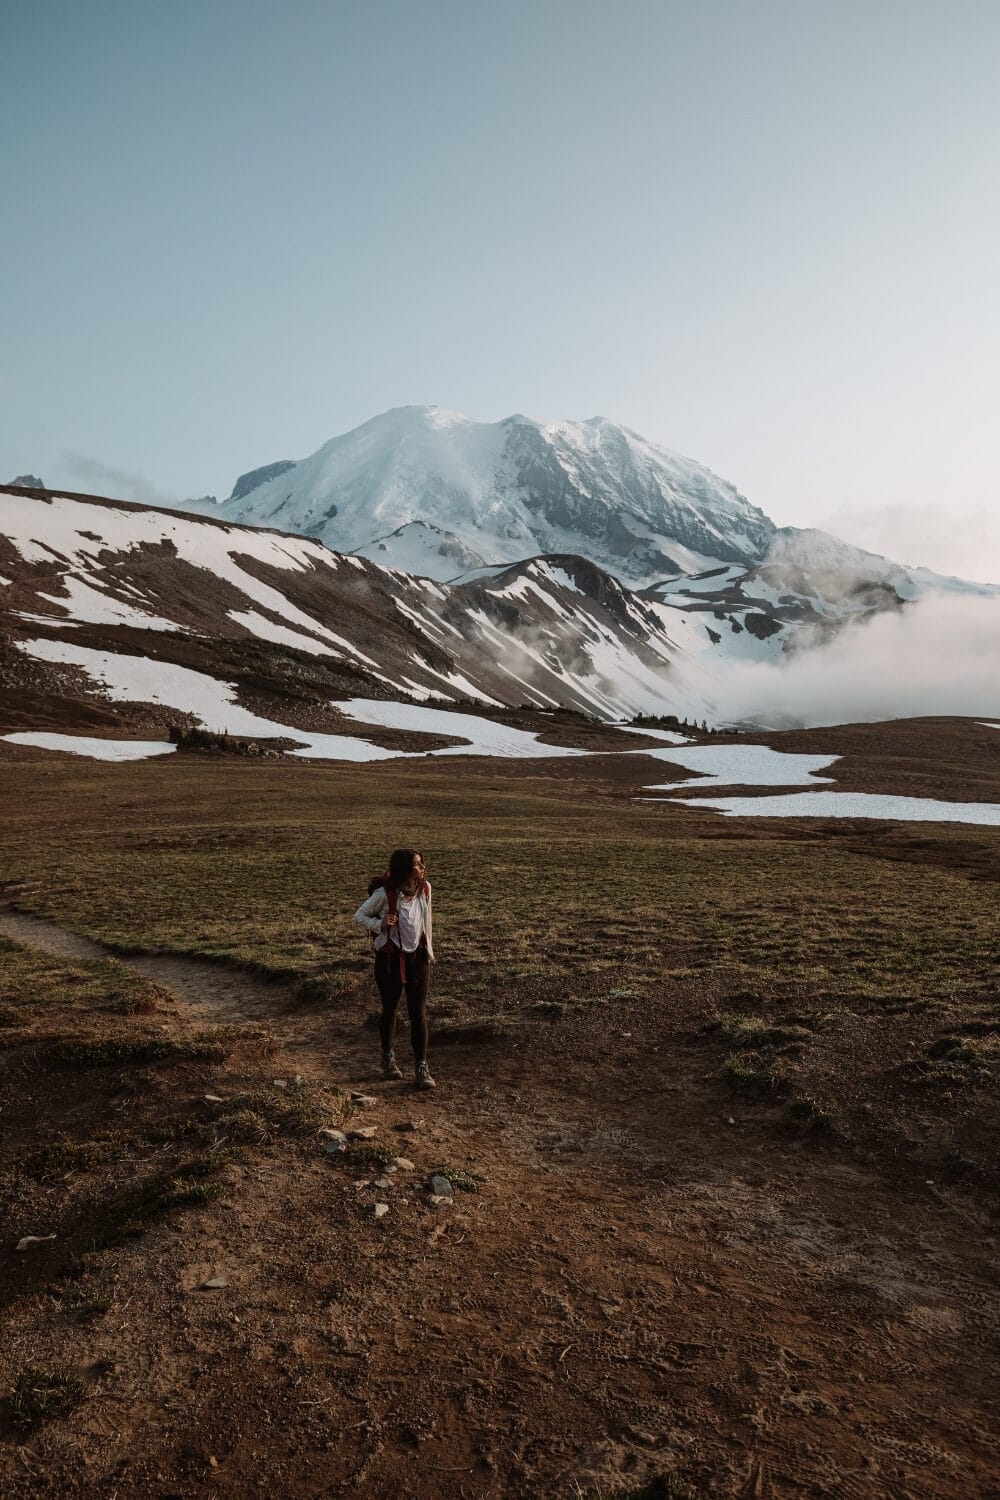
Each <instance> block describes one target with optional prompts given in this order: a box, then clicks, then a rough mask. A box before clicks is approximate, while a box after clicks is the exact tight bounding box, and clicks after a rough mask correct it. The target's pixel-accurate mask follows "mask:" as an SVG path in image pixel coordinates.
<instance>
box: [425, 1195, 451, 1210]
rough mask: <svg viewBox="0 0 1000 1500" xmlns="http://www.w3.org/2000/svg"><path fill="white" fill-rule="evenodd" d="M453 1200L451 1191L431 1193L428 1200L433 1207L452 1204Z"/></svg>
mask: <svg viewBox="0 0 1000 1500" xmlns="http://www.w3.org/2000/svg"><path fill="white" fill-rule="evenodd" d="M453 1201H454V1200H453V1198H452V1196H451V1194H450V1193H431V1195H430V1197H429V1198H428V1200H427V1202H428V1203H429V1204H430V1205H431V1207H432V1208H444V1206H445V1204H446V1203H448V1204H450V1203H452V1202H453Z"/></svg>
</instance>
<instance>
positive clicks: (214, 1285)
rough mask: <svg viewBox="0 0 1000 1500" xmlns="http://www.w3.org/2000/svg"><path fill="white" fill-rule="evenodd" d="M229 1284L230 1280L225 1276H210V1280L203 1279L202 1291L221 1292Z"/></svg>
mask: <svg viewBox="0 0 1000 1500" xmlns="http://www.w3.org/2000/svg"><path fill="white" fill-rule="evenodd" d="M228 1285H229V1282H228V1281H227V1280H226V1278H225V1276H211V1277H209V1279H208V1281H203V1282H202V1284H201V1286H202V1291H205V1292H219V1291H221V1290H222V1288H223V1287H224V1286H228Z"/></svg>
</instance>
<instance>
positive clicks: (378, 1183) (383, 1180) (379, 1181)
mask: <svg viewBox="0 0 1000 1500" xmlns="http://www.w3.org/2000/svg"><path fill="white" fill-rule="evenodd" d="M372 1186H373V1187H377V1188H381V1189H382V1191H383V1192H385V1191H386V1190H387V1189H388V1188H391V1187H392V1178H391V1177H376V1179H375V1181H374V1182H373V1183H372Z"/></svg>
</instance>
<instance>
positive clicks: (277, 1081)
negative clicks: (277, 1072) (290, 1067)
mask: <svg viewBox="0 0 1000 1500" xmlns="http://www.w3.org/2000/svg"><path fill="white" fill-rule="evenodd" d="M271 1082H272V1083H273V1084H274V1087H275V1088H276V1089H287V1087H288V1079H287V1078H272V1079H271Z"/></svg>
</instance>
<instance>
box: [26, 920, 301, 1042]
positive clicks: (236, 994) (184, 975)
mask: <svg viewBox="0 0 1000 1500" xmlns="http://www.w3.org/2000/svg"><path fill="white" fill-rule="evenodd" d="M0 937H8V938H10V939H11V940H12V941H13V942H15V943H23V944H25V945H26V946H27V947H29V948H39V949H40V950H41V951H42V952H43V953H53V954H55V955H57V956H58V957H64V958H85V959H95V958H97V959H101V958H113V959H115V960H116V961H117V962H118V963H123V964H128V965H129V967H131V968H133V969H137V970H138V971H139V973H140V974H144V975H145V976H146V978H147V979H152V980H154V981H155V982H156V983H157V984H162V985H165V986H166V988H167V989H169V990H171V991H172V992H173V993H174V994H175V995H176V996H177V997H178V998H179V999H181V1000H185V1001H187V1003H188V1004H190V1005H193V1006H196V1007H199V1008H201V1009H205V1010H207V1011H210V1012H211V1013H212V1018H213V1019H219V1020H223V1019H224V1020H231V1021H238V1020H251V1019H258V1018H260V1017H261V1016H265V1015H268V1014H270V1013H271V1012H272V1011H275V1010H277V1009H279V1008H280V1005H281V1003H282V1001H283V1000H284V999H286V998H287V989H286V988H284V987H282V986H280V985H277V984H275V983H273V982H271V981H268V980H264V979H261V978H260V977H259V976H257V975H255V974H253V973H251V972H249V971H248V970H245V969H238V968H235V967H233V966H231V965H228V964H224V963H216V962H214V961H213V960H211V959H198V958H185V957H180V956H178V955H176V954H171V953H128V954H122V953H116V952H114V951H113V950H112V949H111V948H107V947H105V945H104V944H103V943H97V942H94V941H93V940H92V939H91V938H86V937H81V936H80V935H79V934H78V933H75V932H70V931H69V930H68V928H65V927H61V926H60V925H59V924H58V923H57V922H51V921H49V920H48V919H47V918H46V917H36V916H33V915H31V914H30V913H27V912H21V911H16V910H15V909H14V907H12V906H9V905H6V904H3V903H0Z"/></svg>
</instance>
